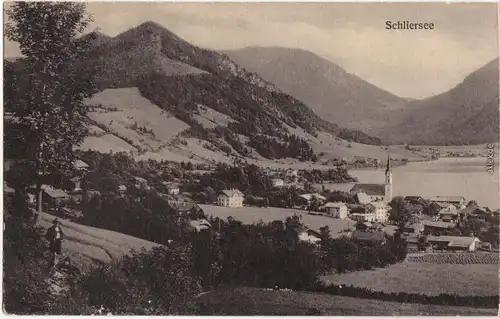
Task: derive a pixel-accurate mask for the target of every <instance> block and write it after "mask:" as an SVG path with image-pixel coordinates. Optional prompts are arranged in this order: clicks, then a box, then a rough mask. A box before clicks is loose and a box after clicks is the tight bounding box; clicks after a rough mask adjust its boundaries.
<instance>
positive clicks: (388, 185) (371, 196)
mask: <svg viewBox="0 0 500 319" xmlns="http://www.w3.org/2000/svg"><path fill="white" fill-rule="evenodd" d="M351 192H352V193H355V194H356V197H357V199H358V201H359V203H360V204H365V205H366V207H367V212H366V213H364V214H353V215H351V216H352V217H355V219H358V220H360V221H377V222H382V223H385V222H387V221H388V219H389V210H390V207H389V205H388V203H389V202H390V201H391V200H392V169H391V159H390V157H389V156H387V166H386V169H385V183H384V184H355V185H354V186H353V187H352V189H351ZM354 215H355V216H354Z"/></svg>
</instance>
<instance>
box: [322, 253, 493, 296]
mask: <svg viewBox="0 0 500 319" xmlns="http://www.w3.org/2000/svg"><path fill="white" fill-rule="evenodd" d="M321 279H322V280H323V281H324V282H326V283H335V284H345V285H353V286H356V287H364V288H369V289H372V290H375V291H383V292H388V293H390V292H395V293H397V292H407V293H420V294H425V295H429V296H431V295H439V294H441V293H448V294H457V295H461V296H466V295H474V296H486V295H496V294H498V282H499V280H498V265H495V264H468V265H466V264H434V263H416V262H408V261H406V262H403V263H399V264H394V265H390V266H388V267H386V268H379V269H375V270H367V271H361V272H360V271H358V272H352V273H344V274H333V275H327V276H323V277H322V278H321Z"/></svg>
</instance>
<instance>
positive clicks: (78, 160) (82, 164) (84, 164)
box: [75, 159, 89, 169]
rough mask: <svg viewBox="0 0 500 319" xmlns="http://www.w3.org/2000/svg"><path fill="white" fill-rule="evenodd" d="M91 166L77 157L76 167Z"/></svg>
mask: <svg viewBox="0 0 500 319" xmlns="http://www.w3.org/2000/svg"><path fill="white" fill-rule="evenodd" d="M88 167H89V166H88V165H87V163H85V162H84V161H82V160H80V159H77V160H76V161H75V168H77V169H81V168H88Z"/></svg>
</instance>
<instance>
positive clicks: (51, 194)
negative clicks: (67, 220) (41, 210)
mask: <svg viewBox="0 0 500 319" xmlns="http://www.w3.org/2000/svg"><path fill="white" fill-rule="evenodd" d="M42 190H43V198H46V199H47V200H46V201H45V202H44V204H45V205H46V206H47V208H49V209H55V208H57V207H59V206H60V205H61V204H62V203H64V201H66V200H67V199H68V198H69V195H68V194H66V193H65V192H64V191H63V190H61V189H57V188H53V187H51V186H48V185H43V187H42Z"/></svg>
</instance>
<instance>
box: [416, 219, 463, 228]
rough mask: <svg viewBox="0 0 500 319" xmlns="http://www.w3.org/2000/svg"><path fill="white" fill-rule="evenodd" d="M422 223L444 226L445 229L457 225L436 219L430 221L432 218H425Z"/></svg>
mask: <svg viewBox="0 0 500 319" xmlns="http://www.w3.org/2000/svg"><path fill="white" fill-rule="evenodd" d="M422 224H424V226H429V227H435V228H444V229H448V228H454V227H455V225H454V224H452V223H446V222H434V221H430V220H424V221H422Z"/></svg>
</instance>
